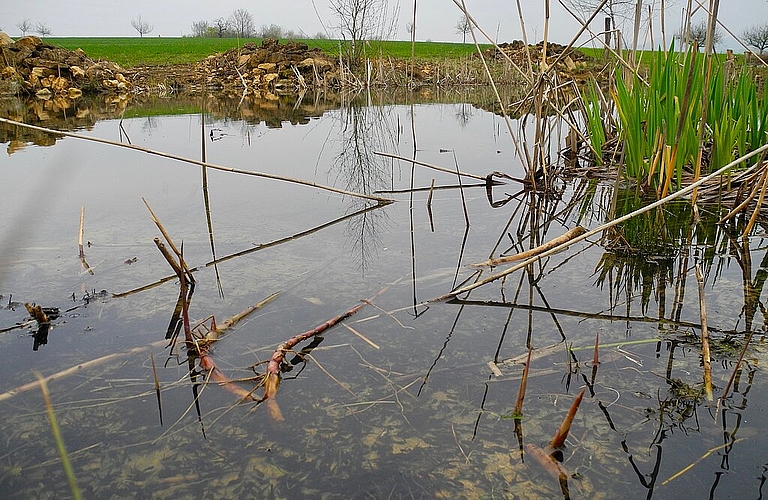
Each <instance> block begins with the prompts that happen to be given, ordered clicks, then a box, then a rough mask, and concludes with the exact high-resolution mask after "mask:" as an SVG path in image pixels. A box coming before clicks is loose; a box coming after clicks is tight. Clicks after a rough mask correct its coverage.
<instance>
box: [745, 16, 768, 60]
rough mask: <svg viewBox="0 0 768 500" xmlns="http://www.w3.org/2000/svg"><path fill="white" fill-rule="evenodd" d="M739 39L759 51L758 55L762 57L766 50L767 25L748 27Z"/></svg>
mask: <svg viewBox="0 0 768 500" xmlns="http://www.w3.org/2000/svg"><path fill="white" fill-rule="evenodd" d="M741 39H742V40H743V41H744V43H746V44H747V45H749V46H751V47H754V48H756V49H757V50H759V51H760V55H763V52H764V51H765V49H768V23H766V24H760V25H756V26H750V27H749V28H747V29H745V30H744V33H742V34H741Z"/></svg>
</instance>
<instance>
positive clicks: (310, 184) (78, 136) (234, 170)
mask: <svg viewBox="0 0 768 500" xmlns="http://www.w3.org/2000/svg"><path fill="white" fill-rule="evenodd" d="M0 123H5V124H7V125H15V126H17V127H24V128H28V129H31V130H37V131H39V132H45V133H48V134H55V135H61V136H64V137H72V138H74V139H82V140H84V141H91V142H97V143H99V144H107V145H109V146H116V147H120V148H126V149H132V150H134V151H139V152H142V153H146V154H150V155H155V156H160V157H162V158H168V159H171V160H177V161H180V162H183V163H190V164H192V165H198V166H201V167H208V168H211V169H213V170H220V171H222V172H230V173H233V174H242V175H251V176H254V177H262V178H265V179H272V180H276V181H283V182H289V183H291V184H299V185H302V186H308V187H313V188H315V189H322V190H324V191H330V192H332V193H337V194H343V195H346V196H352V197H355V198H363V199H366V200H372V201H376V202H378V203H379V204H389V203H393V202H394V201H395V200H392V199H390V198H381V197H379V196H372V195H368V194H364V193H355V192H352V191H346V190H344V189H338V188H335V187H332V186H325V185H323V184H318V183H316V182H310V181H306V180H303V179H296V178H294V177H286V176H283V175H277V174H269V173H265V172H255V171H252V170H243V169H239V168H232V167H225V166H223V165H217V164H215V163H208V162H203V161H199V160H194V159H192V158H185V157H183V156H179V155H174V154H171V153H165V152H163V151H157V150H154V149H149V148H143V147H140V146H134V145H133V144H124V143H122V142H117V141H110V140H108V139H101V138H99V137H89V136H86V135H82V134H77V133H74V132H63V131H59V130H54V129H50V128H46V127H39V126H37V125H29V124H27V123H22V122H18V121H15V120H9V119H8V118H0Z"/></svg>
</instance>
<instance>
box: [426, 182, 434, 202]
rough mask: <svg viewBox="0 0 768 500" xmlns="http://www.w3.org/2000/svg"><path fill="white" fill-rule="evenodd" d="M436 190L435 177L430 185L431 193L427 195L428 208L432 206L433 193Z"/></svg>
mask: <svg viewBox="0 0 768 500" xmlns="http://www.w3.org/2000/svg"><path fill="white" fill-rule="evenodd" d="M434 192H435V179H434V178H433V179H432V184H430V185H429V195H428V196H427V209H431V208H432V194H434Z"/></svg>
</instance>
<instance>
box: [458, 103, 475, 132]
mask: <svg viewBox="0 0 768 500" xmlns="http://www.w3.org/2000/svg"><path fill="white" fill-rule="evenodd" d="M473 115H474V107H473V106H472V105H471V104H467V103H465V102H463V103H461V104H457V105H456V121H457V122H459V125H460V126H461V128H466V126H467V124H468V123H469V120H471V119H472V116H473Z"/></svg>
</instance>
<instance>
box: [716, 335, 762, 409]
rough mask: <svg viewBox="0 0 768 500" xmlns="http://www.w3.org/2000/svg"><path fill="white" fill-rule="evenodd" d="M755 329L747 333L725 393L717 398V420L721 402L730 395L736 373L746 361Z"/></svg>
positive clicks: (724, 390)
mask: <svg viewBox="0 0 768 500" xmlns="http://www.w3.org/2000/svg"><path fill="white" fill-rule="evenodd" d="M754 333H755V332H754V331H751V332H749V334H748V335H747V340H746V341H745V342H744V347H743V348H742V349H741V353H739V360H738V361H737V362H736V366H734V367H733V372H731V378H729V379H728V383H727V384H726V386H725V389H723V395H722V396H720V397H719V398H717V406H716V408H715V420H717V412H719V411H720V403H721V402H722V401H723V400H724V399H725V398H727V397H728V393H729V392H730V391H731V386H732V385H733V381H734V380H735V379H736V374H737V373H738V372H739V370H741V363H742V362H743V361H744V355H745V354H746V353H747V347H749V343H750V342H752V335H754Z"/></svg>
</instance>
